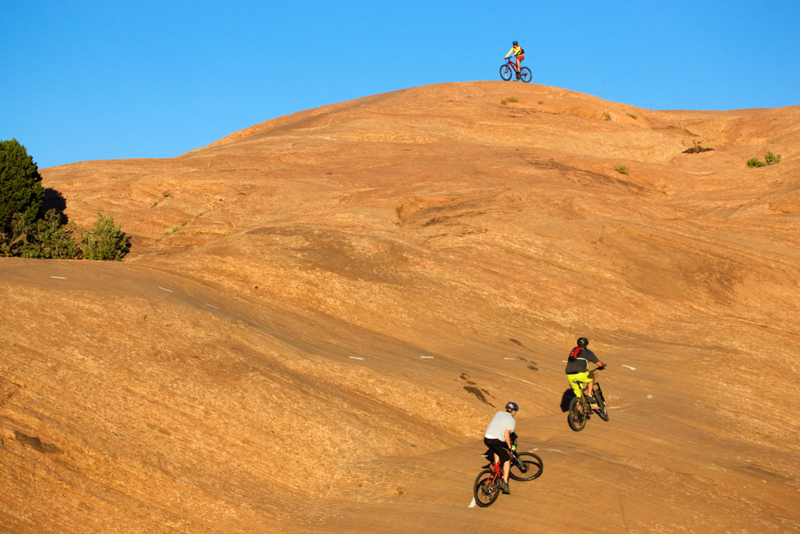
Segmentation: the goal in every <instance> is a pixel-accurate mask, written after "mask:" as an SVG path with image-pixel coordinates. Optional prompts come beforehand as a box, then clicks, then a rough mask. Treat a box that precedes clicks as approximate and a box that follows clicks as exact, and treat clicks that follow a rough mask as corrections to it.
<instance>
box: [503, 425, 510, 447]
mask: <svg viewBox="0 0 800 534" xmlns="http://www.w3.org/2000/svg"><path fill="white" fill-rule="evenodd" d="M503 439H505V440H506V445H508V450H511V431H510V430H509V429H506V432H505V434H504V435H503Z"/></svg>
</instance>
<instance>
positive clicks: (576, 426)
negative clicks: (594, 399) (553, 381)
mask: <svg viewBox="0 0 800 534" xmlns="http://www.w3.org/2000/svg"><path fill="white" fill-rule="evenodd" d="M567 421H568V422H569V426H570V428H572V430H574V431H575V432H580V431H581V430H583V427H585V426H586V412H585V411H584V410H583V403H582V402H581V399H579V398H578V397H575V398H574V399H572V402H570V403H569V412H567Z"/></svg>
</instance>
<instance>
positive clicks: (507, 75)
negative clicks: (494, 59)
mask: <svg viewBox="0 0 800 534" xmlns="http://www.w3.org/2000/svg"><path fill="white" fill-rule="evenodd" d="M513 72H514V71H513V70H511V67H509V66H508V65H507V64H506V65H503V66H502V67H500V77H501V78H503V79H504V80H505V81H508V80H510V79H511V75H512V73H513Z"/></svg>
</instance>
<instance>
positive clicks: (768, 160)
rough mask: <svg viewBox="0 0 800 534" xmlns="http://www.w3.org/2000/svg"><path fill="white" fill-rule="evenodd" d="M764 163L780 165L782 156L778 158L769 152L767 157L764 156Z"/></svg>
mask: <svg viewBox="0 0 800 534" xmlns="http://www.w3.org/2000/svg"><path fill="white" fill-rule="evenodd" d="M764 162H765V163H766V164H767V165H777V164H778V163H780V162H781V155H780V154H778V155H777V156H776V155H775V154H773V153H772V152H767V153H766V155H764Z"/></svg>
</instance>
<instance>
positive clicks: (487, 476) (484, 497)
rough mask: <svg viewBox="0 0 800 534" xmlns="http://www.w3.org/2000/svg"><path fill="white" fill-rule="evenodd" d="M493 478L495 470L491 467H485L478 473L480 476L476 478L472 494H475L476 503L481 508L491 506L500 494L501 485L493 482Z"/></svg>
mask: <svg viewBox="0 0 800 534" xmlns="http://www.w3.org/2000/svg"><path fill="white" fill-rule="evenodd" d="M492 480H494V471H492V470H491V469H484V470H483V471H481V472H480V473H478V477H477V478H476V479H475V485H474V486H473V487H472V494H473V495H474V496H475V504H477V505H478V506H480V507H481V508H486V507H487V506H491V505H492V503H493V502H494V501H496V500H497V498H498V497H499V496H500V486H499V485H497V484H492Z"/></svg>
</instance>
